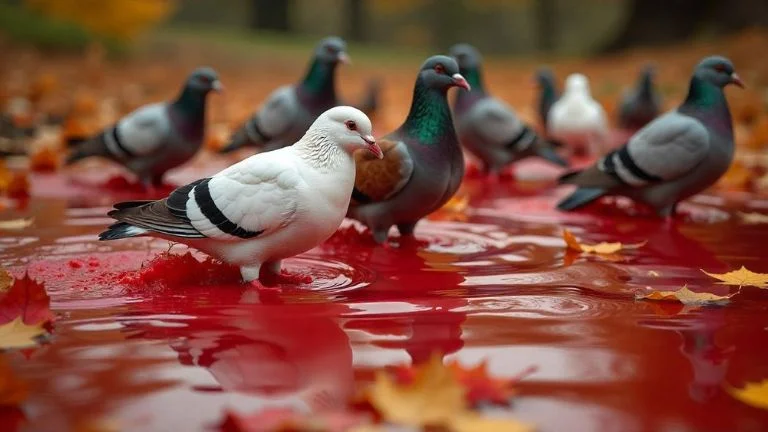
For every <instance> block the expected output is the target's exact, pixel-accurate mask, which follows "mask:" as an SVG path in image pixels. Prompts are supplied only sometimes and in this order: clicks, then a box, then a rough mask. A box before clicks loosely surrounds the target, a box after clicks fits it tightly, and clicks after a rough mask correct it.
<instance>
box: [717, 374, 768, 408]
mask: <svg viewBox="0 0 768 432" xmlns="http://www.w3.org/2000/svg"><path fill="white" fill-rule="evenodd" d="M725 389H726V391H728V393H729V394H730V395H731V396H733V397H734V398H736V399H738V400H740V401H742V402H744V403H745V404H747V405H749V406H753V407H755V408H760V409H764V410H768V379H767V380H763V381H761V382H759V383H756V382H755V383H747V384H746V385H745V386H744V388H741V389H737V388H734V387H731V386H726V387H725Z"/></svg>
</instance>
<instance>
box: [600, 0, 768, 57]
mask: <svg viewBox="0 0 768 432" xmlns="http://www.w3.org/2000/svg"><path fill="white" fill-rule="evenodd" d="M630 1H631V3H630V6H629V9H630V12H629V14H628V16H629V17H628V19H627V22H626V24H625V25H624V27H623V29H622V30H621V31H620V32H619V34H618V35H617V36H616V37H615V38H614V39H613V40H612V41H610V42H609V43H608V44H607V45H606V46H605V47H603V49H602V50H601V51H602V52H615V51H619V50H623V49H626V48H629V47H632V46H659V45H665V44H670V43H675V42H681V41H685V40H687V39H689V38H691V37H692V36H694V35H695V34H696V33H697V32H699V31H703V30H710V31H712V32H714V33H715V34H727V33H732V32H734V31H739V30H743V29H745V28H747V27H751V26H768V1H766V0H728V1H722V0H630Z"/></svg>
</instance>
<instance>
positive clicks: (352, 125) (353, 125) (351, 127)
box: [344, 120, 357, 131]
mask: <svg viewBox="0 0 768 432" xmlns="http://www.w3.org/2000/svg"><path fill="white" fill-rule="evenodd" d="M344 124H345V125H347V129H349V130H351V131H355V130H357V123H355V121H354V120H347V121H346V122H344Z"/></svg>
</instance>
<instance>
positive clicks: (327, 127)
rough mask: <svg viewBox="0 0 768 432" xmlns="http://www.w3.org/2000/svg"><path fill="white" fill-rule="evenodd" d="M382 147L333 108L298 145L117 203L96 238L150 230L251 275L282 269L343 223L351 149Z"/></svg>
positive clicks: (350, 113) (359, 119)
mask: <svg viewBox="0 0 768 432" xmlns="http://www.w3.org/2000/svg"><path fill="white" fill-rule="evenodd" d="M359 149H367V150H368V151H370V152H372V153H373V154H374V155H376V157H378V158H379V159H381V158H382V157H383V153H382V151H381V148H379V146H378V145H377V144H376V141H375V139H374V138H373V134H372V126H371V121H370V119H369V118H368V117H367V116H366V115H365V114H364V113H363V112H362V111H360V110H358V109H356V108H352V107H348V106H341V107H336V108H332V109H330V110H328V111H326V112H324V113H323V114H322V115H320V116H319V117H318V118H317V120H315V122H314V123H313V124H312V126H310V128H309V130H307V132H306V133H305V135H304V136H303V137H302V138H301V139H300V140H299V141H298V142H296V143H295V144H293V145H292V146H289V147H284V148H281V149H278V150H274V151H271V152H266V153H259V154H256V155H254V156H251V157H249V158H248V159H245V160H243V161H241V162H239V163H236V164H235V165H232V166H230V167H229V168H226V169H225V170H223V171H221V172H219V173H218V174H215V175H214V176H212V177H209V178H204V179H201V180H197V181H195V182H193V183H190V184H188V185H186V186H182V187H180V188H178V189H176V190H175V191H173V192H172V193H171V194H170V195H169V196H168V197H167V198H164V199H161V200H158V201H130V202H124V203H119V204H116V205H115V209H114V210H112V211H110V212H109V216H111V217H113V218H114V219H117V220H118V221H119V222H117V223H115V224H113V225H111V226H110V227H109V229H107V230H106V231H105V232H103V233H101V235H100V236H99V239H100V240H114V239H121V238H126V237H135V236H141V235H149V236H154V237H159V238H163V239H167V240H172V241H175V242H181V243H185V244H187V245H189V246H191V247H193V248H196V249H199V250H201V251H203V252H205V253H207V254H209V255H211V256H213V257H216V258H218V259H221V260H223V261H225V262H227V263H231V264H235V265H238V266H239V267H240V272H241V274H242V276H243V279H244V280H245V281H248V282H250V281H256V280H258V279H259V272H260V270H261V267H262V265H266V266H267V270H269V271H271V272H273V273H275V274H280V271H281V270H280V262H281V260H283V259H285V258H288V257H291V256H294V255H297V254H300V253H302V252H305V251H307V250H309V249H312V248H313V247H315V246H317V245H318V244H320V243H322V242H323V241H325V240H326V239H328V237H330V236H331V235H332V234H333V233H334V232H335V231H336V229H337V228H338V227H339V225H340V224H341V221H342V220H343V219H344V215H345V214H346V212H347V207H348V206H349V200H350V197H351V196H352V187H353V185H354V183H355V161H354V159H353V157H352V153H353V152H355V151H356V150H359Z"/></svg>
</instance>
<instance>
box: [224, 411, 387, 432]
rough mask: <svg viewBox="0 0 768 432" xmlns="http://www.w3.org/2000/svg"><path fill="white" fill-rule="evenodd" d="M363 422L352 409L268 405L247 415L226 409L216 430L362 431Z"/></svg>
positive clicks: (230, 431)
mask: <svg viewBox="0 0 768 432" xmlns="http://www.w3.org/2000/svg"><path fill="white" fill-rule="evenodd" d="M364 425H365V426H370V424H369V418H368V416H366V415H364V414H362V413H356V412H353V411H338V412H336V411H334V412H327V413H322V412H320V413H313V414H303V413H300V412H297V411H294V410H293V409H290V408H268V409H264V410H261V411H259V412H257V413H255V414H248V415H241V414H237V413H234V412H231V411H228V412H227V413H226V415H225V417H224V421H223V422H222V423H221V425H220V427H219V429H220V430H221V431H224V432H263V431H328V432H335V431H352V430H360V431H363V430H366V429H364ZM356 427H357V428H356ZM371 430H375V429H371Z"/></svg>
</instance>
